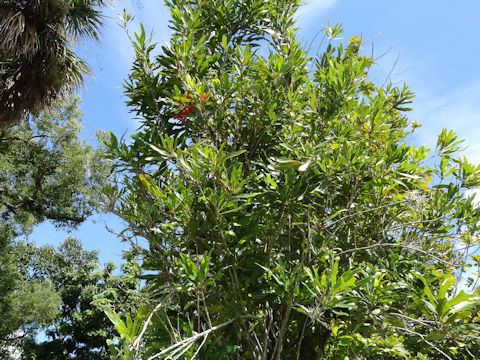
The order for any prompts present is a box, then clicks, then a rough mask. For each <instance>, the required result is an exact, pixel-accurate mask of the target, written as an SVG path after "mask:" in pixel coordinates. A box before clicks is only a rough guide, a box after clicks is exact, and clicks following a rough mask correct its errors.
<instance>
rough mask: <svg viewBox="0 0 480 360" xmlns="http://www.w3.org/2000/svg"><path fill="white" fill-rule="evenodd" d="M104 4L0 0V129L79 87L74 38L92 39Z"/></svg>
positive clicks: (80, 67) (99, 0)
mask: <svg viewBox="0 0 480 360" xmlns="http://www.w3.org/2000/svg"><path fill="white" fill-rule="evenodd" d="M105 3H106V0H0V128H5V127H8V126H12V125H13V124H16V123H19V122H21V121H22V120H24V119H26V118H27V117H28V115H29V114H32V113H36V112H38V111H40V110H41V109H42V108H44V106H45V105H47V104H49V103H50V102H51V101H52V100H54V99H55V98H56V97H58V96H59V95H62V94H65V93H67V92H69V91H70V90H72V89H73V88H75V87H77V86H78V85H79V84H81V83H82V82H83V76H84V75H86V74H87V73H88V67H87V65H86V63H85V62H84V61H83V60H82V59H80V58H79V57H77V56H76V55H75V53H74V52H73V51H72V48H71V46H72V43H73V42H74V41H75V40H77V39H85V38H93V39H95V40H98V35H99V29H100V28H101V26H102V15H101V8H102V6H103V5H105Z"/></svg>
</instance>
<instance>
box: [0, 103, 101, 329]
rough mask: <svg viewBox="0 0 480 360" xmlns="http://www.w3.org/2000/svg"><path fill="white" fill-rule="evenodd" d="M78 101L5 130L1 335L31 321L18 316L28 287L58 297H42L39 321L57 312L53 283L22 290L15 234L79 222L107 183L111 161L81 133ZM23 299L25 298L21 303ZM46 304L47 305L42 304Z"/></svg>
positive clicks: (1, 141) (0, 163)
mask: <svg viewBox="0 0 480 360" xmlns="http://www.w3.org/2000/svg"><path fill="white" fill-rule="evenodd" d="M78 102H79V100H78V98H71V99H69V100H67V101H65V102H59V103H57V104H56V107H53V106H52V107H50V108H49V109H46V110H45V111H43V113H42V114H41V115H40V116H38V117H34V118H33V119H32V121H30V122H29V123H24V124H22V125H21V126H14V127H12V128H9V129H3V130H1V131H0V218H1V220H2V221H1V223H0V269H1V271H0V290H1V292H2V297H1V298H0V310H1V314H2V316H3V318H4V319H5V320H4V321H2V324H1V325H0V339H7V338H8V337H9V335H11V334H12V333H14V332H15V331H17V330H18V329H19V326H20V325H19V324H23V322H24V321H27V322H29V320H26V319H19V318H18V317H17V315H21V314H24V313H23V310H22V308H20V307H19V306H17V305H21V306H25V307H30V305H31V304H30V305H28V302H27V300H26V297H24V296H23V295H21V294H22V291H29V292H30V293H31V294H32V295H31V296H30V299H32V303H34V302H35V301H33V300H34V298H35V296H37V295H38V296H42V297H44V298H48V297H51V299H52V300H51V301H46V302H45V303H42V302H39V303H37V304H36V305H38V311H37V310H34V307H30V308H31V309H32V310H33V312H32V316H36V317H37V320H38V321H37V323H38V324H43V325H44V324H45V323H46V322H48V321H47V320H45V322H43V323H42V321H40V320H41V319H42V317H41V316H40V315H39V314H40V313H45V314H53V313H56V312H55V311H53V309H52V307H53V308H55V303H56V301H57V300H55V297H56V295H55V294H53V293H52V292H51V291H50V287H48V286H42V287H38V286H37V284H34V283H31V284H29V285H28V286H26V287H24V288H23V289H20V290H17V289H18V286H19V282H21V277H19V274H18V271H17V264H16V262H15V256H14V250H15V243H14V241H15V239H16V238H17V237H18V236H20V235H22V234H23V235H24V234H28V233H29V232H30V231H31V230H32V229H33V227H34V226H35V225H36V224H38V223H42V222H44V221H52V222H53V223H55V224H56V225H57V226H60V227H62V226H63V227H70V228H71V227H75V226H77V225H79V224H80V223H82V222H83V221H84V220H85V219H86V218H87V217H88V216H89V215H90V214H91V213H92V212H93V211H94V210H95V209H96V207H97V205H96V200H95V197H96V195H95V190H94V188H95V186H101V183H102V182H103V178H104V176H105V174H106V172H107V171H108V165H107V164H106V163H105V162H104V161H102V160H101V159H100V156H101V149H98V150H94V149H93V148H92V146H90V145H88V144H87V143H86V142H85V141H82V140H81V139H80V137H79V132H80V129H81V122H80V119H79V116H80V115H81V113H80V111H79V110H78ZM45 284H46V283H45ZM45 284H44V285H45ZM29 287H31V288H30V290H28V289H29ZM18 299H24V300H25V301H23V302H22V303H21V304H18V303H17V300H18ZM44 304H45V305H46V306H47V308H45V309H43V310H42V309H41V307H42V306H43V305H44ZM47 318H51V317H50V316H46V317H45V319H47ZM7 319H8V320H7ZM17 320H19V321H20V322H19V321H17Z"/></svg>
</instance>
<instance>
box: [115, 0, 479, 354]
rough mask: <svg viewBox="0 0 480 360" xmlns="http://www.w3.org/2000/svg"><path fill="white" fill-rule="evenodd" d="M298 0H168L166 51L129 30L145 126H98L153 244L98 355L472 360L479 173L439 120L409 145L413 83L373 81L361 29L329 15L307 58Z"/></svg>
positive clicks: (130, 216)
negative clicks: (135, 298)
mask: <svg viewBox="0 0 480 360" xmlns="http://www.w3.org/2000/svg"><path fill="white" fill-rule="evenodd" d="M298 4H299V2H298V1H296V0H280V1H273V0H272V1H264V0H261V1H257V0H249V1H247V2H245V1H242V2H239V1H230V2H225V1H217V0H205V1H200V2H189V1H183V0H172V1H170V2H167V5H168V6H169V7H170V11H171V15H172V20H171V22H170V27H171V29H172V30H173V35H172V38H171V41H170V43H169V45H168V46H165V47H163V48H162V50H161V51H160V52H159V54H157V55H155V56H154V55H153V54H154V49H155V46H154V45H152V44H150V43H149V41H148V37H147V36H146V35H145V32H144V31H143V28H142V31H141V32H140V33H139V34H136V36H135V41H134V46H135V50H136V54H137V56H136V60H135V62H134V64H133V68H132V71H131V74H130V75H129V77H128V79H127V81H126V85H125V87H126V93H127V96H128V97H129V101H128V103H129V105H130V107H131V110H132V112H134V113H135V114H136V115H137V116H138V117H139V118H140V119H141V120H142V121H143V126H142V128H141V129H140V131H139V132H138V133H137V134H135V135H133V136H132V141H131V142H130V143H126V142H123V141H121V142H118V140H117V139H116V138H115V137H114V136H112V137H111V142H110V144H109V147H110V156H111V158H112V159H115V160H116V162H117V165H118V169H119V171H120V172H121V174H122V176H123V179H124V183H123V184H122V185H121V186H117V187H115V186H116V185H112V186H110V187H109V188H108V189H107V193H110V194H112V196H113V197H117V196H118V197H119V198H120V200H119V203H118V206H117V208H116V212H117V213H118V214H119V215H120V216H121V217H122V218H123V219H124V220H126V221H127V222H128V228H127V229H126V231H125V234H126V235H128V236H131V237H132V239H133V238H135V237H142V238H144V239H146V240H147V243H148V246H147V248H146V249H145V250H144V252H143V256H144V263H143V267H144V269H147V270H149V271H152V272H154V274H152V275H151V276H150V277H149V279H148V281H149V283H150V284H151V286H152V287H153V288H155V289H156V297H157V303H156V304H153V305H149V306H145V307H140V308H139V310H138V314H137V316H136V317H135V318H134V319H131V318H127V319H126V320H125V321H124V320H122V318H121V317H119V316H118V315H116V314H115V313H114V312H109V316H110V318H111V320H112V321H113V323H114V324H115V326H116V328H117V330H118V332H119V336H118V339H117V341H118V342H119V343H118V346H116V345H115V343H113V342H111V343H110V345H111V350H112V357H111V358H112V359H113V358H115V359H154V358H161V357H162V356H163V357H165V358H169V359H193V358H195V357H198V358H201V359H278V360H279V359H307V360H308V359H386V358H388V359H402V358H403V359H438V358H445V359H473V358H478V357H479V356H480V348H479V340H478V339H479V337H478V335H479V330H480V328H479V317H478V312H477V311H478V304H479V297H478V296H477V295H478V290H477V289H476V288H475V285H474V284H473V282H472V281H470V282H469V281H468V276H465V269H466V266H467V263H466V260H468V255H469V254H470V249H472V247H474V246H478V240H477V239H478V231H479V229H478V223H479V218H480V210H479V209H478V208H476V207H475V206H474V204H473V202H472V198H471V197H470V198H469V197H465V195H464V192H465V190H467V189H472V188H475V187H477V186H479V185H480V167H479V166H474V165H472V164H470V163H468V161H467V160H466V159H465V158H461V157H459V156H458V154H459V143H460V142H459V141H458V140H457V138H456V136H455V134H454V133H452V132H449V131H446V130H445V131H443V132H442V133H441V134H440V135H439V137H438V142H437V146H436V148H435V149H434V151H430V150H429V149H428V148H427V147H425V146H420V147H416V146H414V145H411V144H409V143H408V141H409V138H408V135H409V134H411V132H412V129H411V128H410V127H409V126H408V119H407V117H406V111H408V110H409V108H408V106H409V103H410V102H411V99H412V97H413V95H412V93H411V92H409V91H408V89H407V88H397V87H395V86H393V85H387V86H385V87H378V86H376V85H375V84H373V83H371V82H369V81H368V71H369V69H370V68H371V66H372V64H373V60H372V59H371V58H370V57H368V56H364V55H362V53H361V46H362V39H361V38H359V37H352V38H350V39H349V41H348V44H347V43H345V44H342V43H340V42H337V41H336V40H335V39H336V38H337V37H338V36H339V35H340V34H341V33H342V30H341V29H340V28H339V27H338V26H334V27H327V28H325V38H324V42H322V44H323V52H322V53H321V54H320V55H319V56H313V57H312V56H310V55H309V54H308V53H307V51H306V50H304V49H303V47H302V45H301V44H300V43H299V42H298V41H297V40H296V37H295V30H294V16H295V11H296V10H297V8H298V6H299V5H298ZM125 20H126V21H127V20H128V16H127V15H125ZM115 191H116V193H115ZM477 260H478V259H477ZM477 260H476V259H475V258H472V259H471V261H473V262H475V263H476V262H477ZM462 276H463V277H466V278H467V282H466V283H465V282H464V283H463V285H462V286H461V287H462V288H463V290H460V286H459V280H460V279H461V278H462ZM457 277H458V279H457ZM472 279H473V278H472ZM472 279H470V280H472ZM464 290H468V293H466V292H465V291H464Z"/></svg>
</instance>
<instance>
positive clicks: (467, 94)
mask: <svg viewBox="0 0 480 360" xmlns="http://www.w3.org/2000/svg"><path fill="white" fill-rule="evenodd" d="M414 89H415V87H414ZM416 92H417V99H416V100H415V102H414V104H413V108H414V110H413V111H412V113H411V114H410V115H409V118H410V119H411V120H412V121H413V120H415V121H417V122H419V123H420V124H422V128H421V129H419V130H418V132H417V133H416V135H415V139H416V141H415V142H416V143H420V144H426V145H428V146H429V147H430V148H433V147H434V146H435V144H436V138H437V135H438V134H439V133H440V131H441V130H442V129H443V128H447V129H449V130H453V131H455V132H456V133H457V135H458V138H459V139H463V140H465V142H464V143H463V147H466V150H465V152H464V155H465V156H467V159H468V160H469V162H472V163H474V164H479V163H480V79H477V80H474V81H472V82H470V83H469V84H465V85H463V86H462V87H459V88H456V89H453V90H450V91H444V92H441V91H435V89H431V88H430V90H426V89H422V88H420V90H417V91H416Z"/></svg>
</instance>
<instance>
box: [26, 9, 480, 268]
mask: <svg viewBox="0 0 480 360" xmlns="http://www.w3.org/2000/svg"><path fill="white" fill-rule="evenodd" d="M112 1H113V4H111V5H110V6H109V8H108V9H107V11H106V15H107V18H106V27H105V30H104V32H103V36H102V40H101V42H100V43H99V44H94V43H89V44H80V45H78V46H77V50H78V51H79V53H80V54H81V56H82V57H84V58H85V59H86V60H87V61H88V62H89V63H90V65H91V67H92V69H93V73H94V78H92V79H87V83H86V89H85V90H83V91H82V98H83V105H82V110H83V112H84V114H85V116H84V127H85V129H84V132H83V136H84V138H86V139H93V138H94V134H95V130H96V129H104V130H111V131H113V132H114V133H116V134H117V135H119V136H120V135H122V134H123V133H124V132H126V133H127V134H128V133H132V132H134V131H135V129H136V128H137V122H136V121H135V120H134V119H133V118H132V117H131V116H130V115H129V114H128V110H127V108H126V106H125V105H124V98H123V97H122V89H121V83H122V81H123V79H124V78H125V76H126V74H127V73H128V70H129V67H130V64H131V60H132V56H133V50H132V49H131V46H130V44H129V43H128V40H127V38H126V37H125V34H124V32H123V30H122V29H121V28H120V27H119V26H118V25H117V24H116V23H115V22H116V21H117V20H118V15H119V14H120V13H122V12H123V9H126V10H127V11H128V12H130V13H132V14H134V15H135V21H134V23H133V24H132V25H133V29H134V28H135V27H138V23H139V22H142V23H143V24H144V25H145V28H146V29H147V30H148V29H154V32H155V40H156V41H158V42H159V43H160V44H163V43H165V42H167V41H168V38H169V34H170V31H169V29H168V18H169V17H168V12H167V10H166V9H165V7H164V6H163V1H161V0H112ZM478 14H480V2H479V1H478V0H464V1H459V2H456V3H454V2H452V1H446V0H443V1H442V0H441V1H431V0H430V1H429V0H423V1H422V0H416V1H412V0H404V1H385V0H383V1H380V0H364V1H358V0H309V1H307V4H306V5H304V6H303V7H302V8H301V10H300V12H299V15H298V27H299V29H300V30H299V38H300V39H301V40H303V41H306V42H309V41H310V40H311V39H312V38H313V37H314V36H315V34H316V33H317V32H318V31H319V30H321V29H322V27H323V26H324V25H326V24H327V21H330V23H331V24H335V23H342V24H343V27H344V29H345V34H344V35H343V36H342V37H343V38H344V40H346V39H347V38H348V37H350V36H351V35H357V36H362V37H363V38H364V39H365V41H364V47H363V49H364V51H365V52H366V53H367V54H371V52H372V47H373V53H374V57H378V56H380V55H382V54H384V53H385V52H386V54H385V55H384V56H383V57H381V58H380V59H378V60H377V61H376V63H375V66H374V68H373V71H372V73H371V75H372V80H373V81H375V82H376V83H377V84H382V83H383V81H384V80H385V78H386V77H387V76H388V75H389V74H391V80H392V81H393V82H394V83H396V84H398V85H402V84H403V83H406V84H407V85H408V86H409V87H410V88H411V89H412V90H413V91H414V92H415V93H416V94H417V97H416V99H415V102H414V104H413V108H414V110H413V111H412V112H411V113H410V115H409V118H410V119H411V120H412V121H414V120H415V121H417V122H419V123H420V124H422V128H421V129H419V130H418V131H417V132H416V133H415V135H414V136H413V137H412V138H411V141H412V142H414V143H415V144H417V145H420V144H427V145H429V146H433V145H434V144H435V139H436V138H435V137H436V135H437V134H438V133H439V132H440V131H441V129H442V128H445V127H446V128H450V129H453V130H455V131H457V133H458V134H459V137H460V138H463V139H465V140H466V141H465V145H466V146H467V147H468V148H467V150H466V155H467V157H468V158H469V159H470V160H471V161H472V162H474V163H480V25H479V24H480V22H479V21H478V19H477V18H478ZM94 222H95V223H94ZM105 222H106V223H108V224H109V226H111V227H113V228H115V229H117V230H121V227H122V225H121V224H120V222H119V221H118V220H116V219H115V218H114V217H113V216H107V215H98V216H95V217H93V218H92V219H91V220H89V221H87V223H85V224H84V225H83V226H82V227H81V228H80V229H79V231H75V232H73V233H71V235H73V236H76V237H79V238H80V239H81V240H82V242H83V243H84V246H85V247H86V248H87V249H99V250H100V261H101V263H104V262H106V261H108V260H114V261H117V262H119V261H120V257H121V251H122V249H124V248H126V247H127V246H126V245H125V244H121V243H120V241H119V240H118V239H117V238H115V237H114V236H113V235H111V234H109V233H108V232H107V231H106V230H105V229H104V223H105ZM66 235H67V234H66V233H65V232H61V231H55V229H54V228H53V227H52V226H50V225H49V224H44V225H41V226H40V227H39V228H38V229H37V230H36V231H35V232H34V233H33V234H32V236H31V239H32V240H35V241H36V242H37V243H38V244H47V243H48V244H52V245H56V244H58V243H59V242H61V241H62V240H63V239H64V238H65V236H66Z"/></svg>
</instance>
